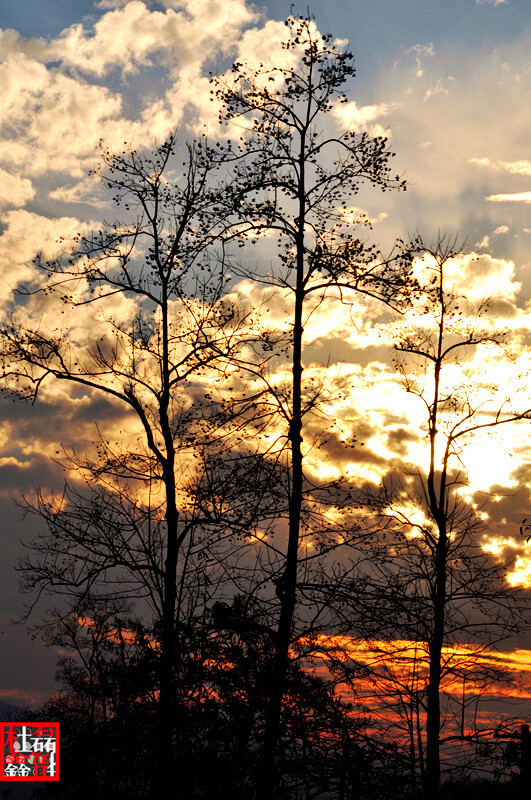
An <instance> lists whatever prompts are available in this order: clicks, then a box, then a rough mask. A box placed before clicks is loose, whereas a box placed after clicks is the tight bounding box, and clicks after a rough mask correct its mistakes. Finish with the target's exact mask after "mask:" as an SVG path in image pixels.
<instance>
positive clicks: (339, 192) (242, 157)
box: [212, 17, 409, 798]
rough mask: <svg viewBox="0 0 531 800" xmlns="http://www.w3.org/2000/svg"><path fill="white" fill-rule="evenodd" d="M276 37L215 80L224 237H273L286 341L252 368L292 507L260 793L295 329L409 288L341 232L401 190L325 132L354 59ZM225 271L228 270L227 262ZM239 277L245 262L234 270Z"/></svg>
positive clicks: (376, 157)
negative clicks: (223, 136)
mask: <svg viewBox="0 0 531 800" xmlns="http://www.w3.org/2000/svg"><path fill="white" fill-rule="evenodd" d="M286 26H287V36H286V39H285V41H284V42H283V43H282V47H283V49H284V50H285V51H286V54H287V59H286V63H287V64H288V66H282V65H278V64H273V63H261V64H259V65H258V66H253V65H248V64H245V63H240V62H237V63H235V64H234V66H233V70H232V73H231V74H229V76H228V77H226V78H212V86H213V89H212V94H213V98H214V99H215V100H216V101H217V102H220V103H221V110H220V119H221V121H222V122H223V123H224V124H225V125H227V126H228V128H229V130H230V131H231V132H232V131H233V130H236V131H238V132H239V133H240V134H241V136H240V142H239V145H238V146H235V145H233V158H234V163H233V165H232V175H233V176H234V181H233V183H232V184H231V188H230V191H229V192H228V193H227V195H226V204H227V208H228V211H229V213H233V214H235V216H236V223H237V226H236V228H234V227H232V228H231V227H229V228H228V229H227V234H226V237H227V239H231V238H237V239H238V240H239V241H240V242H242V243H244V242H245V240H246V238H249V237H254V238H252V241H256V240H257V237H258V238H260V236H263V235H265V234H268V235H269V234H272V235H275V236H276V237H277V239H278V245H279V256H278V261H277V263H278V267H277V268H276V269H273V271H272V273H271V274H269V275H262V274H260V273H257V272H254V273H251V277H253V278H254V279H255V280H256V279H258V280H259V281H261V282H265V283H269V284H270V285H273V286H275V287H279V288H281V289H282V291H283V292H288V293H289V296H290V302H291V310H290V312H289V326H288V341H287V347H288V351H289V356H290V360H291V377H290V379H289V380H288V381H287V383H285V384H284V385H279V384H278V382H273V381H271V380H268V376H267V375H266V374H264V372H263V371H262V372H260V371H259V370H256V372H255V377H258V378H261V379H262V381H263V385H265V387H266V389H267V391H268V392H269V398H270V399H269V402H270V403H273V405H274V406H275V407H276V411H277V413H278V415H279V416H280V420H281V421H282V424H283V425H284V427H285V430H286V433H285V437H286V440H287V442H288V451H289V459H288V464H287V475H288V489H287V493H288V496H289V509H288V533H287V544H286V548H285V550H284V554H283V557H282V558H283V565H282V571H281V574H280V576H279V577H278V579H277V581H276V595H277V598H278V624H277V638H276V645H275V662H274V670H273V673H272V680H271V691H270V700H269V710H268V717H267V724H266V732H265V740H264V762H263V779H262V781H261V789H260V792H261V794H260V796H261V797H267V798H270V797H272V796H276V795H275V791H276V789H275V786H276V783H277V781H278V775H277V774H276V771H275V769H274V764H275V757H276V750H277V745H278V739H279V729H280V719H281V709H282V698H283V696H284V692H285V685H286V675H287V671H288V667H289V648H290V644H291V642H292V638H293V636H294V620H295V612H296V607H297V583H298V580H299V576H298V570H299V565H300V562H301V533H302V529H301V520H302V517H303V514H304V484H305V476H304V470H303V459H304V443H303V438H304V422H305V420H307V419H308V418H309V417H310V416H311V415H312V413H315V409H316V407H317V406H318V400H319V395H320V393H321V391H322V386H320V385H317V386H316V385H315V383H313V382H312V381H311V380H310V379H309V380H305V378H304V374H303V360H302V359H303V331H304V326H305V324H306V322H307V320H308V319H309V317H310V315H311V313H312V312H313V311H315V308H316V307H317V306H318V304H319V302H320V301H322V299H323V298H324V297H325V296H327V295H329V294H330V293H331V292H335V293H336V295H338V296H341V293H342V292H351V291H353V290H357V291H361V292H365V293H367V294H370V295H372V296H374V297H378V298H380V299H382V300H383V301H384V302H387V303H389V304H399V303H400V302H401V301H403V299H404V295H405V294H407V287H408V283H407V268H408V265H409V259H408V255H407V253H402V252H398V251H397V252H396V253H395V254H394V255H393V256H390V257H389V258H383V256H382V254H381V253H380V252H379V251H378V250H377V248H376V247H374V246H371V245H369V244H368V243H367V242H365V241H364V240H362V239H361V238H358V237H356V236H353V235H352V234H351V232H350V230H349V227H350V224H351V223H350V221H349V214H348V212H347V200H348V199H349V198H351V197H353V196H355V195H356V194H357V193H358V191H359V189H360V187H361V186H362V185H363V184H365V183H369V184H372V185H373V186H375V187H380V188H381V189H382V190H387V189H403V188H404V186H405V184H404V182H403V181H402V180H401V179H400V178H399V177H398V176H397V177H393V176H392V174H391V171H390V167H389V160H390V158H391V155H392V154H391V153H390V152H389V149H388V145H387V141H386V139H385V138H383V137H378V136H376V137H372V136H371V135H369V134H368V133H363V132H355V131H346V132H343V133H341V134H337V133H336V132H335V131H333V132H332V133H329V132H328V127H327V125H328V124H329V123H328V122H327V120H329V114H330V112H331V110H332V108H333V104H334V102H335V103H341V102H345V97H344V95H343V93H342V87H343V85H344V84H345V82H346V81H347V80H348V79H349V78H350V77H351V76H352V75H353V74H354V68H353V65H352V55H351V54H350V53H349V52H348V51H343V50H342V49H341V47H339V46H338V45H337V44H336V43H335V42H334V41H332V37H331V36H328V35H327V36H321V35H320V34H319V33H318V31H317V29H316V27H315V25H314V23H313V21H312V19H311V18H310V17H300V18H296V17H289V18H288V19H287V20H286ZM233 271H235V268H234V267H233ZM240 271H241V272H242V273H243V274H245V275H248V274H249V272H248V271H247V270H240Z"/></svg>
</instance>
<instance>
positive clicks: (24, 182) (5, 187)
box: [0, 169, 35, 210]
mask: <svg viewBox="0 0 531 800" xmlns="http://www.w3.org/2000/svg"><path fill="white" fill-rule="evenodd" d="M34 196H35V189H34V187H33V185H32V183H31V181H30V180H28V179H27V178H21V177H20V176H19V175H12V174H10V173H9V172H6V171H5V170H4V169H0V210H1V209H4V208H8V207H10V206H15V207H19V206H24V205H26V203H27V202H28V201H29V200H32V199H33V197H34Z"/></svg>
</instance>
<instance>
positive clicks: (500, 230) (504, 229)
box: [494, 225, 509, 236]
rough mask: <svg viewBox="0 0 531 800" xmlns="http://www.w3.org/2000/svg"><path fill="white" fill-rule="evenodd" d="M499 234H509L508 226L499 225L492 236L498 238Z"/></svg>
mask: <svg viewBox="0 0 531 800" xmlns="http://www.w3.org/2000/svg"><path fill="white" fill-rule="evenodd" d="M500 233H509V226H508V225H499V226H498V227H497V228H496V229H495V231H494V236H499V234H500Z"/></svg>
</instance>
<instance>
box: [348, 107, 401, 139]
mask: <svg viewBox="0 0 531 800" xmlns="http://www.w3.org/2000/svg"><path fill="white" fill-rule="evenodd" d="M395 108H396V103H380V104H379V105H367V106H358V105H357V103H356V101H355V100H352V101H351V102H350V103H336V104H335V106H334V108H333V111H332V113H333V115H334V117H335V118H336V119H337V120H338V122H339V123H340V125H341V127H343V128H345V129H347V130H358V131H366V130H368V129H370V130H371V132H372V133H374V134H375V135H377V136H380V135H381V134H382V133H384V131H385V129H384V128H383V127H382V126H381V125H379V124H378V123H376V122H375V120H377V119H378V118H379V117H385V116H388V115H389V114H391V113H392V112H393V110H394V109H395Z"/></svg>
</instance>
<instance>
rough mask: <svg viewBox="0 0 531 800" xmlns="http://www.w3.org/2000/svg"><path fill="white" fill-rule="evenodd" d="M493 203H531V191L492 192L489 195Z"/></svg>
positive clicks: (488, 198)
mask: <svg viewBox="0 0 531 800" xmlns="http://www.w3.org/2000/svg"><path fill="white" fill-rule="evenodd" d="M487 200H490V201H491V202H493V203H531V192H514V193H513V194H490V195H489V196H488V197H487Z"/></svg>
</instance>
